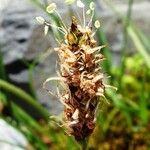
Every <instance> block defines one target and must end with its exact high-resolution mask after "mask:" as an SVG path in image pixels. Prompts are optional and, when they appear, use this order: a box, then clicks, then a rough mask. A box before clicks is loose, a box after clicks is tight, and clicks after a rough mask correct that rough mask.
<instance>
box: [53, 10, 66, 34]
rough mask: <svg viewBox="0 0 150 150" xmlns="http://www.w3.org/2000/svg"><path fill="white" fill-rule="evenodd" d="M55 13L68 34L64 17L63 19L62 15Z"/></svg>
mask: <svg viewBox="0 0 150 150" xmlns="http://www.w3.org/2000/svg"><path fill="white" fill-rule="evenodd" d="M55 13H56V14H57V16H58V17H59V19H60V20H61V22H62V25H63V27H64V30H65V33H68V31H67V30H68V29H67V27H66V25H65V24H64V22H63V19H62V17H61V15H60V14H59V13H58V12H57V11H56V10H55Z"/></svg>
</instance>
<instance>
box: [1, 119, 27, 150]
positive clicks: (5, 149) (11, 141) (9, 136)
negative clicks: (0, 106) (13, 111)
mask: <svg viewBox="0 0 150 150" xmlns="http://www.w3.org/2000/svg"><path fill="white" fill-rule="evenodd" d="M28 144H29V143H28V141H27V139H26V138H25V136H24V135H23V134H22V133H21V132H19V131H18V130H17V129H15V128H14V127H12V126H10V125H9V124H8V123H7V122H6V121H4V120H3V119H0V149H1V150H24V149H27V147H28Z"/></svg>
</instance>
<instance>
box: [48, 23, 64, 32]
mask: <svg viewBox="0 0 150 150" xmlns="http://www.w3.org/2000/svg"><path fill="white" fill-rule="evenodd" d="M45 24H46V25H47V26H50V27H52V28H55V29H58V30H59V31H60V32H61V33H63V34H66V33H65V31H64V29H63V28H61V27H58V26H56V25H53V24H51V23H48V22H45Z"/></svg>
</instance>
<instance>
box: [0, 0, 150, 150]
mask: <svg viewBox="0 0 150 150" xmlns="http://www.w3.org/2000/svg"><path fill="white" fill-rule="evenodd" d="M32 1H33V2H34V4H36V5H37V6H38V7H39V8H41V9H43V11H45V6H43V5H41V4H40V3H39V1H38V0H32ZM86 2H87V4H89V2H90V0H87V1H86ZM105 2H106V4H107V5H108V6H109V7H110V9H112V11H114V13H115V15H118V16H119V17H121V19H122V22H123V30H124V42H123V45H122V64H121V65H120V66H119V67H114V66H113V65H112V59H113V58H112V51H111V49H110V48H105V49H104V50H103V53H104V55H105V56H106V58H107V59H108V61H106V63H105V64H104V70H105V71H106V72H107V73H108V74H110V75H111V78H109V81H110V83H111V85H114V86H115V87H117V88H118V91H117V92H114V91H113V90H106V94H107V99H108V100H109V102H110V104H109V105H107V104H105V103H104V104H103V106H101V108H100V111H99V115H98V119H97V127H96V129H95V131H94V133H93V135H92V136H91V137H90V139H89V143H88V147H89V148H90V149H101V150H117V149H126V150H127V149H131V150H139V149H142V150H148V149H149V148H150V140H149V139H150V101H149V100H150V54H149V51H150V39H149V38H148V37H147V36H146V35H145V34H144V33H143V32H142V31H141V30H140V29H139V28H138V27H136V25H135V24H134V22H133V21H132V18H131V13H132V3H133V1H132V0H129V9H128V12H127V15H126V17H124V16H123V15H121V14H120V12H117V11H116V9H115V6H113V5H112V4H111V3H109V2H108V1H107V0H105ZM66 7H67V6H66ZM70 10H71V8H70ZM70 12H71V11H70ZM96 14H97V13H96ZM96 18H97V15H95V20H96ZM51 20H53V22H54V23H55V24H57V25H59V18H58V17H57V16H54V15H53V16H51ZM53 33H54V35H55V36H57V37H58V38H60V37H61V35H59V33H58V32H57V31H56V30H53ZM97 39H98V42H99V43H101V44H106V43H107V37H106V35H105V33H104V31H103V30H102V28H101V29H100V30H99V31H98V32H97ZM129 39H130V40H131V42H132V43H133V44H134V46H135V47H134V50H135V51H136V53H134V54H132V55H131V53H130V49H129V47H128V40H129ZM37 61H40V58H38V60H37V59H36V60H35V62H37ZM35 62H34V63H35ZM34 63H33V64H28V65H29V88H30V89H31V93H32V94H29V93H26V92H25V91H23V90H21V89H20V88H19V87H17V86H15V85H12V84H11V83H9V78H8V75H7V74H6V72H5V66H4V64H3V56H2V54H1V53H0V117H1V118H3V119H5V120H6V121H7V122H8V123H9V124H11V125H12V126H15V127H16V128H18V129H19V130H20V131H21V132H22V133H23V134H24V135H25V136H26V138H27V139H28V141H29V145H28V148H27V149H39V150H48V149H52V150H59V149H63V150H70V149H71V150H78V149H80V147H79V145H78V144H77V143H76V142H75V140H74V139H73V138H72V137H70V136H68V135H65V131H64V130H63V129H62V128H60V127H59V126H57V125H56V123H55V122H54V121H53V120H52V119H49V116H50V114H49V113H48V111H47V110H46V109H45V108H44V107H43V106H42V105H41V104H39V102H38V101H37V99H36V91H35V89H34V88H33V85H32V82H33V78H32V71H33V70H34V67H35V65H34ZM12 95H15V96H16V97H17V99H19V101H22V102H23V103H26V104H27V105H29V106H30V107H31V108H32V109H33V110H34V111H36V113H37V114H38V115H39V118H40V119H35V118H33V116H32V115H31V114H30V113H29V112H28V110H24V109H23V108H22V106H20V105H19V104H18V103H17V102H16V101H14V99H12ZM13 98H14V97H13ZM4 110H9V112H10V113H8V114H7V113H5V111H4ZM14 122H15V123H14Z"/></svg>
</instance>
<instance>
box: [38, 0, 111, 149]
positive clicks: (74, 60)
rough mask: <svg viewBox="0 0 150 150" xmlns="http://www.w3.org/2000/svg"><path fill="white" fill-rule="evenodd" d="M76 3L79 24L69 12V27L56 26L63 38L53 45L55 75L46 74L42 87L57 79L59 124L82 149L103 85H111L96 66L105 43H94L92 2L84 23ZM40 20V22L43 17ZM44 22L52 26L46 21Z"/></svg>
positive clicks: (52, 5) (95, 113)
mask: <svg viewBox="0 0 150 150" xmlns="http://www.w3.org/2000/svg"><path fill="white" fill-rule="evenodd" d="M67 2H68V1H67ZM77 6H78V7H79V8H80V9H82V11H83V16H82V17H83V26H81V25H80V24H79V23H78V19H77V18H76V17H74V16H72V23H71V25H70V27H68V28H66V26H64V23H63V22H62V25H63V26H62V27H56V28H57V29H58V30H61V31H62V32H63V33H64V41H63V42H61V43H60V45H59V47H58V48H55V51H56V52H57V53H58V56H59V63H58V64H59V71H58V77H53V78H48V79H47V80H46V81H45V82H44V84H43V87H44V88H46V89H47V87H46V84H47V83H48V82H50V81H52V80H53V81H54V80H55V81H59V83H60V85H61V87H63V90H62V88H61V90H60V89H59V87H58V88H57V97H58V98H59V100H60V102H61V103H62V104H63V105H64V118H63V122H62V126H64V127H66V128H67V133H68V134H70V135H72V136H74V137H75V139H76V140H77V141H78V142H79V143H82V144H81V145H82V148H83V149H86V146H87V142H86V141H87V139H88V137H89V136H90V135H91V134H92V132H93V130H94V128H95V124H96V117H97V111H98V108H99V105H100V102H101V100H102V99H106V98H105V96H104V93H105V88H107V87H111V86H108V85H105V84H104V83H103V80H104V74H103V72H102V69H101V67H100V66H99V64H100V62H101V61H103V60H104V59H105V58H104V56H103V55H102V54H101V53H100V50H101V49H102V48H103V47H105V45H102V46H97V44H96V40H95V39H94V35H95V32H93V31H92V26H91V24H92V21H93V15H94V14H93V13H94V9H95V4H94V3H93V2H92V3H91V4H90V6H89V10H88V11H89V13H88V15H89V14H91V17H90V20H89V22H88V23H87V24H86V23H85V22H86V21H85V19H86V16H85V14H86V13H85V8H84V7H85V6H84V4H83V3H82V1H81V0H77ZM55 9H56V5H55V4H50V6H48V8H47V10H48V12H50V13H52V12H54V13H55V12H57V11H56V10H55ZM56 15H58V13H56ZM40 20H42V22H43V19H41V18H40ZM61 21H62V19H61ZM44 24H46V25H47V26H48V25H50V26H51V27H53V25H51V24H50V23H47V22H46V21H45V22H44ZM94 25H95V28H96V29H97V28H100V22H99V21H98V20H97V21H96V22H95V23H94ZM47 90H48V89H47ZM48 91H49V90H48ZM49 92H50V91H49ZM50 93H51V92H50Z"/></svg>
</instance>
